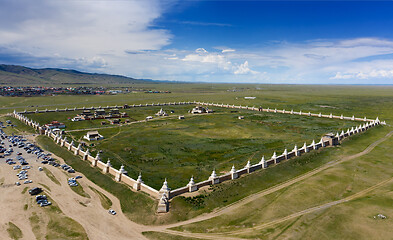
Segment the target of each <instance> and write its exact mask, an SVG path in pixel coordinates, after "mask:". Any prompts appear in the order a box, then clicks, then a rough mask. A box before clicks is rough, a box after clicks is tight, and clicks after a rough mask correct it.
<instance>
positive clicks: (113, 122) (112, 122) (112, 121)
mask: <svg viewBox="0 0 393 240" xmlns="http://www.w3.org/2000/svg"><path fill="white" fill-rule="evenodd" d="M110 122H111V124H120V119H111V120H110Z"/></svg>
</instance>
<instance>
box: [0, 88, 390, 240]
mask: <svg viewBox="0 0 393 240" xmlns="http://www.w3.org/2000/svg"><path fill="white" fill-rule="evenodd" d="M151 88H152V89H153V88H155V89H159V90H171V91H172V93H171V94H144V93H135V94H128V95H117V96H66V97H64V96H59V97H57V96H55V97H48V98H41V97H36V98H0V105H3V108H4V107H7V108H8V109H2V110H1V111H2V112H4V113H5V112H9V111H11V110H13V108H16V109H19V110H23V109H25V108H26V109H29V108H28V107H27V106H31V105H35V106H36V105H38V108H39V109H45V108H46V107H48V108H56V107H59V108H60V107H61V108H63V107H66V106H67V107H73V106H83V105H87V106H88V105H94V106H97V105H108V104H118V105H120V104H124V103H128V104H133V103H136V104H137V103H146V102H166V101H188V100H190V101H193V100H199V101H214V102H223V103H229V104H236V105H239V104H241V105H249V106H254V105H255V106H263V107H270V108H278V109H287V110H290V109H294V110H295V111H298V110H302V111H311V112H316V113H318V112H322V113H324V114H329V113H333V114H336V115H340V114H344V115H346V116H352V114H355V116H358V117H364V116H367V117H368V118H376V117H377V116H378V117H379V118H380V119H382V120H386V122H387V124H388V125H386V126H381V127H377V128H374V129H371V130H369V131H367V132H366V133H362V134H359V135H357V136H353V137H350V138H349V139H348V140H345V141H344V142H343V143H342V144H341V145H340V146H338V147H334V148H327V149H322V150H319V151H315V152H313V153H311V154H308V155H304V156H302V157H299V158H294V159H291V160H289V161H287V162H283V163H281V164H279V165H277V166H275V167H272V168H269V169H267V170H263V171H259V172H256V173H254V174H251V175H248V176H245V177H242V178H240V179H238V180H236V181H228V182H226V183H223V184H219V185H216V186H214V187H212V189H211V192H209V193H203V194H202V195H200V196H199V197H198V198H184V197H176V198H174V199H173V200H172V202H171V210H170V212H169V213H168V214H166V215H156V214H154V212H155V208H154V206H155V200H152V199H150V198H149V197H148V196H146V195H144V194H140V193H134V192H132V191H125V190H124V189H126V188H125V187H124V185H122V184H117V183H114V182H112V181H111V182H108V181H107V179H110V177H109V176H106V175H102V174H99V171H96V170H95V169H93V168H91V167H90V166H88V164H87V163H85V162H82V161H79V160H78V159H76V157H75V158H72V157H73V156H72V154H70V153H68V152H67V151H65V150H64V149H62V148H60V147H58V146H56V145H55V144H53V143H52V142H51V141H49V140H47V138H45V137H43V138H41V140H40V141H41V142H44V143H45V144H46V145H45V146H46V148H47V149H49V150H53V151H56V152H55V153H56V154H57V155H59V156H62V157H64V158H65V160H66V161H68V162H69V163H70V164H72V165H73V166H74V168H75V169H76V170H78V171H82V172H84V173H85V172H87V173H88V174H86V176H87V177H89V178H90V176H91V177H92V179H93V180H92V181H94V182H96V183H98V184H99V185H102V186H103V188H105V189H106V190H108V189H109V190H108V191H110V192H111V193H113V194H114V195H116V196H118V197H119V199H120V200H121V202H122V209H123V211H124V212H126V214H127V215H128V216H129V217H130V219H132V220H134V221H137V222H140V223H145V224H163V223H169V222H176V221H179V220H185V219H189V218H192V217H195V216H197V215H200V214H202V213H206V212H210V211H212V210H213V209H216V208H220V207H223V206H226V205H228V204H230V203H233V202H235V201H237V200H239V199H242V198H244V197H246V196H248V195H250V194H252V193H256V192H260V191H262V190H264V189H267V188H269V187H272V186H275V185H277V184H279V183H281V182H284V181H286V180H289V179H292V178H294V177H296V176H299V175H301V174H304V173H306V172H309V171H311V170H312V169H315V168H317V167H319V166H322V165H324V164H327V163H329V162H331V161H333V160H339V159H342V158H344V157H345V156H349V155H353V154H356V153H359V152H361V151H363V150H364V149H366V147H367V146H369V145H370V144H371V143H373V142H375V141H376V140H378V139H380V138H382V137H384V136H385V135H386V134H387V133H388V132H390V131H392V130H393V129H392V127H391V126H390V125H389V124H390V123H391V122H392V120H393V114H392V110H393V109H392V108H393V91H392V90H393V87H391V86H378V87H377V86H282V85H208V84H200V85H198V84H195V85H194V84H184V85H171V84H162V85H151ZM234 88H236V90H237V91H236V92H233V91H232V90H233V89H234ZM257 88H260V89H257ZM228 90H229V91H228ZM244 96H255V97H256V99H255V100H245V99H244ZM1 103H3V104H1ZM10 104H11V106H10ZM44 105H45V106H44ZM35 108H37V107H31V108H30V109H35ZM215 110H216V109H215ZM217 110H218V109H217ZM175 111H176V110H175ZM178 111H180V110H178ZM175 113H177V112H175ZM219 114H221V115H222V116H224V117H228V119H227V120H225V121H217V122H215V123H214V124H215V125H217V127H219V126H220V125H221V124H223V127H224V128H225V123H226V122H230V121H231V120H232V121H234V122H236V123H239V120H237V119H236V118H233V119H230V116H231V114H230V113H228V114H227V115H226V113H225V111H223V112H222V113H219V112H217V116H218V115H219ZM234 114H235V115H236V114H237V113H234ZM241 114H242V115H244V116H246V118H245V121H243V122H241V124H244V125H245V126H242V125H240V126H241V128H240V130H239V131H238V132H237V133H236V135H238V139H237V141H240V142H241V141H245V144H246V147H247V146H248V147H249V148H255V149H258V151H259V149H261V147H262V145H263V143H262V144H261V145H258V144H260V143H254V144H253V143H252V141H249V135H247V133H246V134H245V132H252V133H253V134H252V136H251V137H252V138H255V135H256V136H258V133H254V130H255V129H256V126H258V127H259V126H261V128H262V127H264V124H261V125H258V124H257V122H258V121H271V123H272V124H273V125H274V123H277V122H276V121H282V122H283V124H284V121H283V120H284V119H283V118H282V119H280V118H281V117H282V116H288V117H287V118H285V119H286V121H289V122H290V124H289V125H291V124H292V125H294V127H295V128H296V127H298V128H300V130H299V133H297V134H295V133H296V131H294V130H293V129H290V128H289V129H287V128H288V126H289V125H281V124H280V126H282V132H283V134H282V135H281V136H286V135H285V134H288V136H290V135H291V134H292V135H295V136H300V137H299V138H303V139H304V138H307V136H308V137H309V139H311V138H316V136H319V137H320V135H321V134H323V133H325V132H326V131H325V130H324V131H321V132H318V131H319V130H318V129H314V128H318V124H323V123H324V122H323V121H319V120H321V119H318V118H315V123H313V122H309V121H307V122H305V123H302V122H301V119H307V120H308V118H306V117H303V118H298V119H295V118H294V119H292V116H289V115H280V114H277V115H274V117H270V116H267V115H266V116H267V119H263V117H266V116H258V115H255V113H249V112H242V113H241ZM247 114H250V115H247ZM212 116H213V115H212ZM276 116H277V117H278V118H276ZM233 117H234V116H233ZM259 118H262V119H259ZM253 119H254V120H255V121H254V122H253V121H252V120H253ZM275 119H276V120H275ZM185 120H190V121H192V120H193V118H191V117H189V118H186V119H185ZM199 120H200V119H199ZM199 120H198V121H199ZM317 120H318V121H317ZM326 120H329V119H326ZM175 121H178V120H176V119H165V120H158V121H152V122H149V123H148V124H145V126H146V127H147V126H149V129H153V127H155V128H156V129H158V130H160V131H163V130H165V129H167V128H169V126H171V125H174V126H176V127H179V126H178V124H177V122H176V124H175V123H174V122H175ZM16 122H17V121H16ZM165 123H166V124H165ZM341 123H342V124H343V123H345V122H344V121H342V122H341ZM232 124H233V123H232ZM253 124H255V126H252V125H253ZM306 124H307V125H306ZM326 124H327V125H325V126H323V127H324V128H325V129H326V130H329V127H331V126H330V125H329V123H326ZM18 125H19V123H18ZM168 125H169V126H168ZM236 125H239V124H236ZM333 125H335V126H336V123H335V124H333ZM132 127H133V126H129V127H121V128H117V129H118V130H117V131H118V132H120V133H119V136H121V134H125V135H128V134H131V135H132V134H136V133H135V132H133V131H136V130H135V129H134V128H132ZM200 127H202V128H203V127H206V126H202V125H199V124H195V125H190V126H187V128H190V130H193V131H190V132H192V133H193V134H196V135H197V136H196V137H197V138H201V139H208V137H206V135H205V136H203V135H204V133H203V131H201V132H200V131H198V128H200ZM342 127H344V126H342ZM122 128H124V129H126V130H123V129H122ZM138 128H139V127H138ZM244 128H246V129H248V128H249V129H248V130H247V131H244ZM212 129H213V130H214V128H212ZM313 129H314V130H313ZM202 130H204V129H202ZM102 131H112V130H109V129H108V130H102ZM127 131H129V132H127ZM145 131H147V132H146V133H145V134H141V135H139V136H142V135H143V136H147V134H148V133H149V131H151V132H152V130H148V129H145ZM160 131H158V132H160ZM265 131H267V130H265ZM303 131H310V132H312V134H305V133H304V132H303ZM278 132H280V131H278ZM310 132H308V133H310ZM167 133H168V132H165V131H164V133H163V134H164V135H165V134H166V135H165V136H167ZM78 134H83V133H78ZM78 134H76V133H75V135H74V137H75V138H78V137H80V136H81V135H78ZM103 134H104V132H103ZM112 134H116V133H112ZM215 134H217V135H218V136H219V137H225V136H223V135H225V134H226V133H225V132H224V133H222V131H219V132H217V133H215ZM230 134H232V133H230ZM254 134H255V135H254ZM265 134H266V132H263V133H261V135H259V137H261V138H262V135H263V137H265V136H264V135H265ZM277 134H280V133H277ZM302 134H303V135H302ZM314 135H316V136H314ZM108 136H109V137H110V136H111V135H110V134H109V135H108ZM136 136H138V135H136ZM183 137H186V136H183ZM190 137H192V136H190ZM291 137H293V136H291ZM210 138H212V137H210ZM271 138H272V136H270V135H269V137H267V138H265V139H271ZM279 138H280V137H279ZM294 138H296V137H294ZM213 140H214V138H213ZM288 140H289V138H288V137H285V138H284V139H281V141H283V142H282V143H281V145H277V146H274V147H273V148H272V149H277V148H279V149H280V148H281V147H287V146H288V145H289V146H288V147H290V146H291V147H293V143H291V142H287V141H288ZM134 141H139V140H138V138H136V140H134ZM193 141H195V140H194V138H193ZM204 141H206V140H204ZM108 142H109V141H108ZM108 142H104V141H103V143H102V145H104V144H107V145H106V146H110V145H111V144H113V145H121V142H120V144H116V142H114V141H113V142H114V143H108ZM132 143H133V142H130V143H129V144H130V145H131V144H132ZM205 143H206V142H205ZM295 143H296V144H301V143H302V142H300V143H299V142H295ZM286 144H288V145H286ZM99 145H100V144H99ZM99 145H97V146H96V147H95V148H98V147H99ZM392 145H393V138H389V139H388V140H386V141H385V142H383V143H381V144H379V145H378V146H377V147H376V148H375V149H373V150H372V151H371V152H370V153H368V154H366V155H363V156H361V157H358V158H355V159H352V160H350V161H347V162H343V163H340V164H338V165H335V166H332V167H329V168H328V169H326V170H323V171H321V172H319V173H317V174H316V175H314V176H312V177H309V178H307V179H306V180H303V181H300V182H298V183H296V184H294V185H291V186H289V187H287V188H284V189H282V190H280V191H277V192H274V193H272V194H270V195H266V196H264V197H260V198H258V199H256V200H254V201H252V202H251V203H248V204H247V205H245V206H242V207H240V208H238V209H236V210H235V211H233V212H231V213H229V214H227V215H222V216H219V217H216V218H213V219H210V220H207V221H204V222H200V223H194V224H191V225H186V226H181V227H178V228H176V230H180V231H183V230H184V231H190V232H201V233H205V232H209V233H212V232H213V233H226V234H229V236H237V237H243V238H263V239H288V238H290V239H315V238H321V239H332V238H333V239H391V238H392V237H393V235H392V232H391V231H390V229H391V228H392V226H393V225H392V221H391V219H392V216H393V204H392V203H393V202H392V196H393V192H392V191H393V185H392V182H389V183H387V184H385V185H382V186H380V187H378V188H376V189H374V190H372V191H370V192H368V193H366V194H364V195H362V196H361V197H359V198H356V199H354V200H350V201H348V202H345V203H342V204H338V205H334V206H331V207H328V208H322V209H320V210H318V211H315V212H312V213H309V214H305V215H302V216H300V217H297V218H293V219H289V220H286V221H283V222H280V223H278V224H275V225H274V224H273V225H271V226H269V227H268V228H261V229H258V228H257V227H258V226H260V225H261V224H265V223H268V222H270V221H272V220H276V219H280V218H284V217H286V216H288V215H290V214H293V213H296V212H299V211H302V210H305V209H308V208H311V207H315V206H319V205H322V204H325V203H328V202H331V201H335V200H339V199H342V198H345V197H349V196H351V195H353V194H356V193H358V192H361V191H362V190H364V189H367V188H369V187H372V186H374V185H376V184H378V183H380V182H382V181H384V180H386V179H389V178H391V177H392V175H393V168H392V165H393V158H392V155H391V153H390V150H391V148H392ZM146 146H148V145H146ZM218 149H219V150H221V148H218ZM228 149H229V150H230V147H229V148H228ZM228 149H227V150H228ZM224 151H226V150H224ZM252 151H253V150H250V152H252ZM265 151H266V152H267V155H268V153H269V150H268V149H265V150H264V151H263V152H264V153H265ZM247 153H248V154H249V152H245V153H244V152H242V153H241V154H239V155H241V156H242V157H239V159H241V160H242V161H239V162H238V163H239V164H240V162H241V163H242V164H244V163H245V161H247V160H248V159H250V155H247ZM105 154H107V155H105ZM118 154H119V155H121V152H118ZM132 154H137V151H135V150H134V151H132ZM104 155H105V156H106V157H113V156H111V155H110V152H104ZM120 157H121V156H120ZM259 157H260V156H255V159H254V158H251V159H252V161H256V160H257V159H258V158H259ZM121 158H123V157H121ZM124 158H126V157H124ZM229 158H230V157H229ZM115 159H116V158H115V157H113V161H114V162H116V160H115ZM133 159H134V161H135V162H136V160H135V159H137V158H136V157H135V158H133ZM225 159H228V158H225ZM197 160H198V159H196V161H197ZM205 160H208V161H207V162H210V161H212V159H210V158H209V159H205ZM111 161H112V158H111ZM119 161H120V159H119ZM235 163H236V162H235ZM117 164H119V163H117ZM155 164H156V163H155ZM210 164H211V166H215V165H216V164H217V163H214V162H213V163H210ZM151 165H153V164H151ZM174 165H176V164H174ZM174 165H173V166H169V169H170V170H173V169H172V167H174ZM229 165H231V164H230V163H228V165H227V166H229ZM196 166H199V165H198V164H196ZM204 166H205V164H203V165H202V166H200V167H201V169H202V170H203V167H204ZM227 166H225V165H222V169H224V170H228V167H227ZM239 166H241V165H239ZM219 168H220V167H219ZM127 170H129V171H130V174H131V175H133V174H136V173H137V171H138V170H139V169H138V168H137V169H127ZM220 170H221V169H220ZM145 171H146V170H144V171H143V177H144V179H145V178H146V179H147V178H148V174H146V176H145V173H144V172H145ZM210 171H211V168H209V169H206V172H210ZM89 174H90V175H89ZM184 175H186V176H184V177H186V178H189V176H190V175H189V173H187V174H184ZM200 175H201V176H203V171H201V174H200ZM205 176H206V175H205ZM174 177H175V176H168V179H169V180H171V179H174ZM196 177H199V174H198V175H196ZM197 180H199V179H197ZM170 183H171V182H170ZM153 185H154V184H153ZM113 186H116V187H113ZM135 205H138V206H139V207H138V208H137V207H134V206H135ZM142 206H146V207H142ZM378 213H382V214H384V215H386V216H387V217H388V218H387V219H385V220H382V219H374V216H375V215H377V214H378ZM253 227H254V228H256V229H252V228H253ZM247 229H250V231H244V232H241V233H230V232H233V231H235V230H247Z"/></svg>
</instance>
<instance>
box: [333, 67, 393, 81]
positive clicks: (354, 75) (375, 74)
mask: <svg viewBox="0 0 393 240" xmlns="http://www.w3.org/2000/svg"><path fill="white" fill-rule="evenodd" d="M373 78H393V69H390V70H386V69H381V70H371V71H366V72H364V71H361V72H351V73H348V72H347V73H341V72H338V73H336V75H335V76H334V77H331V78H330V79H373Z"/></svg>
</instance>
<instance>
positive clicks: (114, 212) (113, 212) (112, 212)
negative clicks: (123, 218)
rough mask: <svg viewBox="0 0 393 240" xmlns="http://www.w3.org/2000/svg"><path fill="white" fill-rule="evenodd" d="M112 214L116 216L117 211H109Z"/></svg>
mask: <svg viewBox="0 0 393 240" xmlns="http://www.w3.org/2000/svg"><path fill="white" fill-rule="evenodd" d="M108 212H109V213H110V214H112V215H116V211H115V210H113V209H109V211H108Z"/></svg>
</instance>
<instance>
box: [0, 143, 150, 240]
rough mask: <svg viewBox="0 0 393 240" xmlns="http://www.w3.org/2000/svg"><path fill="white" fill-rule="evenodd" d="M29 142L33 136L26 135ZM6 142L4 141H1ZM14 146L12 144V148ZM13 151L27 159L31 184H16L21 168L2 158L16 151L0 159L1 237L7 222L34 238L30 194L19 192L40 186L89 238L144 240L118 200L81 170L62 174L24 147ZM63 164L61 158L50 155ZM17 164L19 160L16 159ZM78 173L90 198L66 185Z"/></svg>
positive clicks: (60, 170)
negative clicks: (109, 208)
mask: <svg viewBox="0 0 393 240" xmlns="http://www.w3.org/2000/svg"><path fill="white" fill-rule="evenodd" d="M26 138H28V139H29V140H30V141H32V140H33V139H32V136H26ZM4 141H5V142H6V143H8V142H7V140H4ZM14 148H15V147H14ZM14 150H15V152H16V151H19V152H22V156H23V157H24V158H25V159H26V160H27V162H29V165H30V166H31V169H29V170H28V177H29V179H30V180H32V181H33V183H29V184H23V181H20V183H21V185H20V186H16V185H15V182H16V181H19V180H18V177H17V176H16V174H17V173H18V172H19V171H20V169H19V170H13V169H12V167H13V166H15V165H8V164H6V163H5V159H7V158H13V159H15V157H16V154H15V152H14V153H12V155H11V156H8V157H6V158H0V179H3V178H4V181H3V183H2V185H1V186H0V193H1V194H0V211H1V213H2V214H0V236H8V233H7V231H6V227H5V226H6V223H8V222H10V221H11V222H13V223H14V224H15V225H17V226H18V227H19V228H20V229H21V230H22V233H23V239H35V235H34V233H33V231H32V227H31V226H30V223H29V217H30V216H31V215H32V210H31V209H30V208H28V209H27V210H25V205H26V204H28V203H30V204H31V202H32V199H33V197H31V196H30V195H29V194H27V193H24V194H22V191H23V189H24V188H25V187H29V189H30V188H33V187H37V186H38V187H41V188H42V189H44V191H45V194H47V195H48V196H49V197H50V198H51V199H53V201H54V202H55V203H56V204H57V205H58V206H59V208H60V209H61V211H62V212H63V213H64V214H65V215H66V216H68V217H70V218H72V219H73V220H75V221H77V222H78V223H80V224H81V225H82V226H83V228H84V229H85V231H86V233H87V235H88V237H89V239H146V238H145V237H143V236H142V234H141V233H140V232H141V229H142V228H141V226H140V225H137V224H135V223H133V222H131V221H130V220H129V219H127V218H126V217H125V216H124V215H123V213H122V212H121V208H120V202H119V200H118V199H117V198H116V197H114V196H113V195H111V194H110V193H108V192H107V191H105V190H104V189H102V188H100V187H99V186H97V185H95V184H94V183H92V182H91V181H89V180H88V179H86V178H85V177H84V176H83V175H82V174H80V173H72V174H68V176H67V175H66V174H65V171H64V170H63V169H61V168H59V167H54V166H51V165H47V164H42V163H41V160H37V157H36V155H34V154H27V153H26V151H25V150H23V149H19V148H15V149H14ZM52 157H54V158H56V159H57V160H59V161H60V162H61V163H64V161H63V160H62V159H59V158H57V157H56V156H52ZM17 163H18V162H17ZM40 166H41V167H46V168H47V169H48V170H49V171H50V172H51V173H52V174H53V176H54V177H55V178H56V179H57V180H58V181H59V182H60V185H58V184H56V183H55V182H54V181H53V180H51V179H50V178H49V177H48V176H47V175H46V174H45V172H44V171H38V167H40ZM76 175H81V176H82V178H81V179H78V182H79V184H81V186H82V187H83V189H84V191H85V192H86V193H87V194H88V195H90V196H91V197H90V198H86V197H82V196H80V195H78V194H77V193H75V192H74V191H73V190H72V189H71V187H70V186H69V185H68V184H67V179H68V178H69V176H76ZM89 186H91V187H93V188H95V189H97V190H99V191H100V192H102V193H103V194H105V195H106V196H107V197H108V198H109V199H110V200H111V201H112V203H113V205H112V209H114V210H115V211H116V212H117V214H116V215H115V216H113V215H110V214H109V213H108V211H107V210H106V209H104V208H103V207H102V205H101V202H100V199H99V197H98V196H97V194H96V193H95V192H93V191H92V190H91V189H90V188H89Z"/></svg>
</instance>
